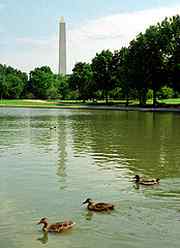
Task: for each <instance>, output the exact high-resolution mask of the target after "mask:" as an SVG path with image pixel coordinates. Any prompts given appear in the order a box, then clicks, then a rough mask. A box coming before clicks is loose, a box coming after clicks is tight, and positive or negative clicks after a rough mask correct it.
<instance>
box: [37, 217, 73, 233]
mask: <svg viewBox="0 0 180 248" xmlns="http://www.w3.org/2000/svg"><path fill="white" fill-rule="evenodd" d="M37 224H44V226H43V228H42V230H43V231H44V232H58V233H59V232H62V231H65V230H68V229H70V228H72V227H73V226H74V225H75V224H76V223H75V222H73V221H71V220H65V221H62V222H57V223H54V224H49V223H48V219H47V218H46V217H45V218H42V219H41V220H40V221H39V222H38V223H37Z"/></svg>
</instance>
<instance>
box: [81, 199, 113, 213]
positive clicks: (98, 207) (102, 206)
mask: <svg viewBox="0 0 180 248" xmlns="http://www.w3.org/2000/svg"><path fill="white" fill-rule="evenodd" d="M86 203H88V205H87V208H88V210H90V211H96V212H103V211H109V210H113V209H114V205H113V204H111V203H104V202H98V203H96V202H94V201H93V200H92V199H90V198H87V199H86V200H85V201H84V202H83V204H86Z"/></svg>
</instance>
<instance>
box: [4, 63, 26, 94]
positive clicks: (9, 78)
mask: <svg viewBox="0 0 180 248" xmlns="http://www.w3.org/2000/svg"><path fill="white" fill-rule="evenodd" d="M27 80H28V77H27V75H26V73H22V72H21V71H19V70H16V69H14V68H12V67H10V66H6V65H1V64H0V96H1V98H20V97H21V96H22V93H23V91H24V88H25V86H26V85H27Z"/></svg>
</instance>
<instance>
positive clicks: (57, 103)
mask: <svg viewBox="0 0 180 248" xmlns="http://www.w3.org/2000/svg"><path fill="white" fill-rule="evenodd" d="M158 102H159V103H160V104H162V106H163V107H166V106H167V107H176V106H178V105H180V98H172V99H163V100H158ZM87 105H94V106H103V105H105V101H98V102H92V101H87V102H85V103H83V102H82V101H80V100H35V99H12V100H9V99H8V100H7V99H1V100H0V106H2V107H6V106H7V107H8V106H9V107H10V106H11V107H34V108H35V107H37V108H38V107H40V108H43V107H45V108H53V107H56V108H57V107H67V108H68V107H71V108H78V107H79V106H87ZM108 105H109V106H125V100H113V101H112V100H110V101H109V104H108ZM129 106H132V107H133V106H134V107H135V106H138V101H137V100H132V101H130V102H129ZM147 107H152V100H148V101H147Z"/></svg>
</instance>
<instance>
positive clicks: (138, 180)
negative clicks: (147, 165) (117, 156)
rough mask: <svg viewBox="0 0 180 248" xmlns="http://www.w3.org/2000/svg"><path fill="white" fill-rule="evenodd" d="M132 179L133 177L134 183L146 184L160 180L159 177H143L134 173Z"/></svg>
mask: <svg viewBox="0 0 180 248" xmlns="http://www.w3.org/2000/svg"><path fill="white" fill-rule="evenodd" d="M134 179H135V183H138V184H142V185H147V186H149V185H155V184H159V182H160V179H159V178H150V179H145V178H143V177H140V176H139V175H135V177H134Z"/></svg>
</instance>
